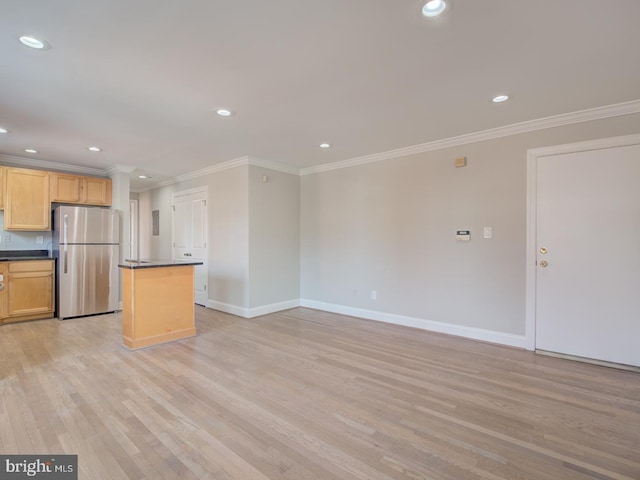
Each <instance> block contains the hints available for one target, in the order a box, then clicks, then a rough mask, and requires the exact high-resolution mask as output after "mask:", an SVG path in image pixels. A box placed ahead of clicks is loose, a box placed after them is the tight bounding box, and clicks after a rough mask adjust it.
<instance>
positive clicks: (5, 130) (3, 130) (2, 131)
mask: <svg viewBox="0 0 640 480" xmlns="http://www.w3.org/2000/svg"><path fill="white" fill-rule="evenodd" d="M0 133H9V130H7V129H6V128H2V127H0Z"/></svg>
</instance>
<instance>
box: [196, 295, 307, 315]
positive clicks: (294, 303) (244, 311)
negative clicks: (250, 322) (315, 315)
mask: <svg viewBox="0 0 640 480" xmlns="http://www.w3.org/2000/svg"><path fill="white" fill-rule="evenodd" d="M299 306H300V300H299V299H297V298H296V299H295V300H287V301H285V302H278V303H272V304H270V305H262V306H260V307H254V308H245V307H240V306H238V305H231V304H229V303H223V302H216V301H215V300H209V301H208V302H207V307H209V308H212V309H214V310H220V311H221V312H225V313H230V314H231V315H236V316H238V317H243V318H254V317H259V316H261V315H267V314H269V313H275V312H281V311H282V310H288V309H290V308H295V307H299Z"/></svg>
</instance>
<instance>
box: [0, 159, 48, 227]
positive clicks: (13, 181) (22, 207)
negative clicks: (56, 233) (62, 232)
mask: <svg viewBox="0 0 640 480" xmlns="http://www.w3.org/2000/svg"><path fill="white" fill-rule="evenodd" d="M5 174H6V179H5V181H6V187H7V188H6V197H5V200H6V203H5V209H4V229H5V230H34V231H35V230H50V229H51V201H50V200H49V172H44V171H41V170H28V169H24V168H7V169H6V170H5Z"/></svg>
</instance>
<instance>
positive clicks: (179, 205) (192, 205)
mask: <svg viewBox="0 0 640 480" xmlns="http://www.w3.org/2000/svg"><path fill="white" fill-rule="evenodd" d="M207 218H208V217H207V189H206V187H203V188H197V189H192V190H187V191H184V192H177V193H174V194H173V214H172V231H173V259H174V260H184V259H188V260H195V261H199V262H202V263H203V264H202V265H196V266H195V272H194V273H195V280H194V291H195V303H197V304H198V305H203V306H207V298H208V294H207V285H208V273H207V272H208V267H207V263H208V262H207V259H208V254H207Z"/></svg>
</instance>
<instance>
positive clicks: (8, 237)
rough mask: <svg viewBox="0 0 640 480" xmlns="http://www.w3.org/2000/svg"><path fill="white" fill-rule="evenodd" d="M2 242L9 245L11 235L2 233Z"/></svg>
mask: <svg viewBox="0 0 640 480" xmlns="http://www.w3.org/2000/svg"><path fill="white" fill-rule="evenodd" d="M2 241H3V242H4V243H11V234H10V233H4V234H3V235H2Z"/></svg>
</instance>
